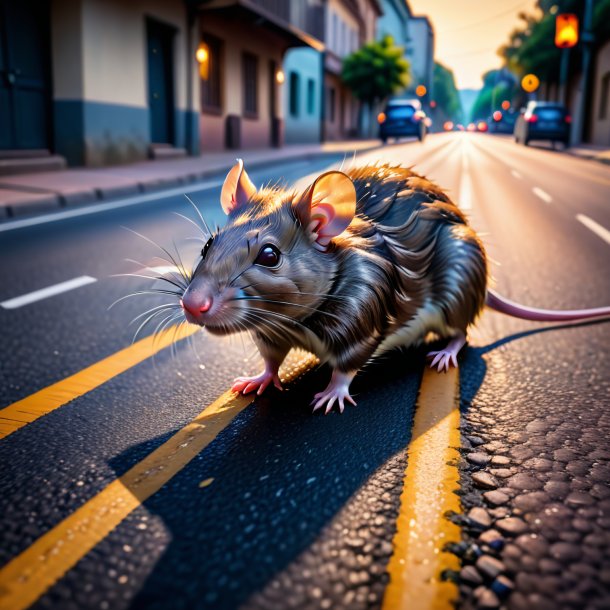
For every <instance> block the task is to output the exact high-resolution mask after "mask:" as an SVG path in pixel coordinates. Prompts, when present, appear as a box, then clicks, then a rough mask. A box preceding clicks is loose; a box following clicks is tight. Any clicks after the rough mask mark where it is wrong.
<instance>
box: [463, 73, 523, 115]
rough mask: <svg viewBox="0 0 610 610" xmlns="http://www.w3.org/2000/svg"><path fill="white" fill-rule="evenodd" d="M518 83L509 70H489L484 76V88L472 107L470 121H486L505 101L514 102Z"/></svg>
mask: <svg viewBox="0 0 610 610" xmlns="http://www.w3.org/2000/svg"><path fill="white" fill-rule="evenodd" d="M516 89H517V83H516V81H515V80H514V78H513V77H512V75H511V74H509V73H508V72H507V70H489V72H485V74H484V75H483V88H482V89H481V91H479V95H478V96H477V99H476V100H475V102H474V105H473V106H472V110H471V112H470V120H471V121H478V120H480V119H486V118H487V117H489V116H490V115H491V114H492V113H493V112H494V111H495V110H499V109H500V105H501V104H502V102H503V101H504V100H512V99H513V97H514V95H515V92H516Z"/></svg>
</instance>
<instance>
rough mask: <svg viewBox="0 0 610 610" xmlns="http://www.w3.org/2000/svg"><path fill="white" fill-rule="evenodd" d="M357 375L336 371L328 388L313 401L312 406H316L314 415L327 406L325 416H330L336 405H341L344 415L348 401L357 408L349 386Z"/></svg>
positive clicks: (340, 409) (340, 408)
mask: <svg viewBox="0 0 610 610" xmlns="http://www.w3.org/2000/svg"><path fill="white" fill-rule="evenodd" d="M355 374H356V373H339V372H337V371H334V372H333V376H332V379H331V380H330V383H329V384H328V387H327V388H326V389H325V390H324V391H323V392H318V393H317V394H316V395H315V396H314V397H313V400H312V401H311V404H312V405H314V407H313V410H314V413H315V412H316V411H317V410H318V409H321V408H322V407H323V406H324V405H326V409H325V411H324V414H325V415H328V414H329V413H330V412H331V410H332V408H333V405H334V404H335V403H337V404H338V405H339V411H341V413H343V411H344V409H345V401H346V400H347V402H349V403H351V404H353V405H354V406H356V401H355V400H354V399H353V398H352V397H351V396H350V393H349V384H350V383H351V381H352V379H353V378H354V375H355ZM314 403H315V404H314Z"/></svg>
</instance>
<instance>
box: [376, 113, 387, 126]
mask: <svg viewBox="0 0 610 610" xmlns="http://www.w3.org/2000/svg"><path fill="white" fill-rule="evenodd" d="M385 118H386V117H385V112H380V113H379V114H378V115H377V122H378V123H379V124H380V125H381V123H385Z"/></svg>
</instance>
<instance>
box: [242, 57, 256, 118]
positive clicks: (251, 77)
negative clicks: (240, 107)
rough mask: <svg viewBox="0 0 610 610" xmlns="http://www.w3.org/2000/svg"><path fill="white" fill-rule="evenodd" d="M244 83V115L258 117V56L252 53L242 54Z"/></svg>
mask: <svg viewBox="0 0 610 610" xmlns="http://www.w3.org/2000/svg"><path fill="white" fill-rule="evenodd" d="M242 72H243V85H244V116H245V117H247V118H251V119H255V118H258V58H257V57H256V55H252V53H244V54H243V55H242Z"/></svg>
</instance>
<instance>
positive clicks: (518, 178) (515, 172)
mask: <svg viewBox="0 0 610 610" xmlns="http://www.w3.org/2000/svg"><path fill="white" fill-rule="evenodd" d="M510 173H511V174H512V175H513V177H514V178H517V180H523V176H522V175H521V174H520V173H519V172H518V171H517V170H516V169H511V170H510Z"/></svg>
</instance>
